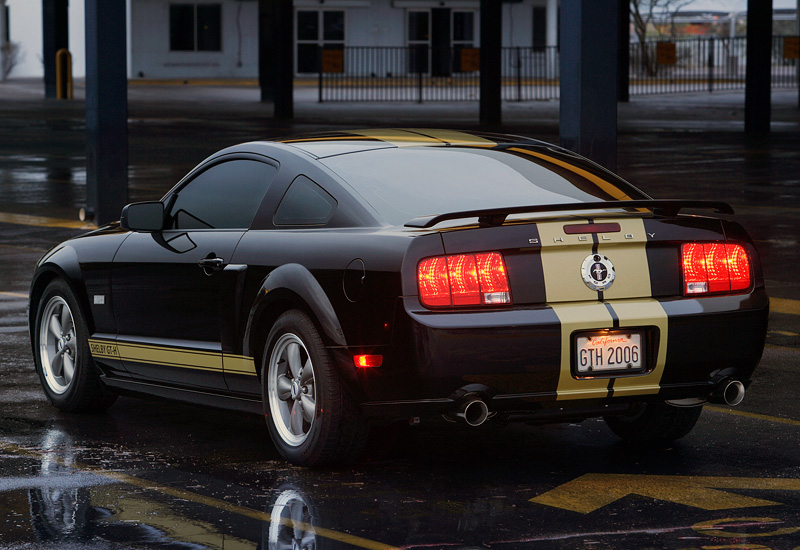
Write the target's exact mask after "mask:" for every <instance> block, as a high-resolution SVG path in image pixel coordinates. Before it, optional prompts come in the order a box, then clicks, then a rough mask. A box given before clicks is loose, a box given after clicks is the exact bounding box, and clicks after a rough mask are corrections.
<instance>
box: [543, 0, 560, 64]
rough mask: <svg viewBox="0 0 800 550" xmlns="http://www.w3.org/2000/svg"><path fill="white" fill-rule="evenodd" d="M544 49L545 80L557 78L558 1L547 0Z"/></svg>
mask: <svg viewBox="0 0 800 550" xmlns="http://www.w3.org/2000/svg"><path fill="white" fill-rule="evenodd" d="M546 21H547V27H546V32H545V41H546V45H547V48H545V55H546V56H547V58H546V63H547V65H546V67H547V78H553V79H555V78H558V49H557V48H558V0H547V9H546Z"/></svg>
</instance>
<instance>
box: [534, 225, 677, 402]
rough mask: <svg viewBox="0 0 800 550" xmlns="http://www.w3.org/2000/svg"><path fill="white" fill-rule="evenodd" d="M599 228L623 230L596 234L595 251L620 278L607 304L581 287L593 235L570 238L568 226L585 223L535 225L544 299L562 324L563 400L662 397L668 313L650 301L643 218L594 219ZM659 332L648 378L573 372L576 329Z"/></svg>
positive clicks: (606, 296) (607, 295) (560, 390)
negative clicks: (583, 375)
mask: <svg viewBox="0 0 800 550" xmlns="http://www.w3.org/2000/svg"><path fill="white" fill-rule="evenodd" d="M593 219H594V220H595V221H596V222H597V223H618V224H619V225H620V231H619V232H615V233H608V234H603V233H599V234H597V241H598V243H597V252H598V253H599V254H604V255H606V256H607V257H608V258H609V259H610V260H611V262H612V263H613V264H614V268H615V270H614V271H615V275H616V278H615V280H614V283H613V284H612V285H611V287H610V288H609V289H608V290H606V291H604V293H603V300H604V301H602V302H601V301H599V299H598V293H597V292H596V291H593V290H591V289H589V288H588V287H587V286H586V285H585V284H584V282H583V278H582V277H581V273H580V267H581V264H582V263H583V260H584V259H585V258H586V256H588V255H589V254H591V253H592V247H593V246H594V244H593V241H594V239H593V237H592V235H589V234H587V235H574V234H573V235H568V234H566V233H565V232H564V226H565V225H573V224H583V223H587V222H586V220H584V219H578V218H574V219H567V220H560V221H557V222H544V223H539V224H537V227H538V230H539V238H540V243H541V246H542V248H541V259H542V268H543V272H544V284H545V296H546V300H547V305H548V306H550V307H551V308H552V309H553V311H554V312H555V314H556V315H557V316H558V319H559V321H560V323H561V363H560V371H559V380H558V387H557V395H558V397H557V398H558V399H559V400H566V399H594V398H604V397H606V396H608V395H609V394H610V388H613V395H620V396H630V395H646V394H654V393H658V391H659V388H660V385H659V384H660V381H661V377H662V374H663V372H664V364H665V362H666V353H667V349H666V347H667V346H666V343H667V336H668V334H667V330H668V327H667V314H666V312H665V311H664V309H663V308H662V307H661V304H660V303H659V302H658V301H657V300H654V299H652V297H651V291H650V269H649V265H648V262H647V253H646V250H645V248H646V245H647V234H646V233H645V230H644V223H643V221H642V220H641V219H639V218H630V219H629V218H611V217H608V218H606V217H601V218H600V219H597V218H593ZM614 317H616V318H617V320H618V322H617V323H616V326H618V327H621V328H636V327H658V329H659V342H658V351H657V357H656V358H655V365H654V368H653V369H652V370H651V371H650V372H649V373H647V374H644V375H625V376H620V377H616V378H613V381H612V379H609V378H608V377H605V378H580V379H579V378H576V377H575V376H574V375H573V373H572V362H571V359H572V353H573V350H572V345H573V344H572V334H573V332H575V331H578V330H587V329H588V330H591V329H606V328H609V329H610V328H614V326H615V323H614Z"/></svg>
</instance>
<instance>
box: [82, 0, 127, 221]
mask: <svg viewBox="0 0 800 550" xmlns="http://www.w3.org/2000/svg"><path fill="white" fill-rule="evenodd" d="M85 1H86V4H85V6H86V8H85V9H86V13H85V16H86V146H87V151H86V205H87V207H88V209H89V210H90V211H93V212H94V220H95V222H96V223H97V224H98V225H102V224H105V223H108V222H111V221H114V220H118V219H119V215H120V212H121V210H122V207H123V206H125V204H126V203H127V202H128V80H127V78H126V73H127V63H126V59H127V53H126V49H127V48H126V45H127V38H126V35H127V33H126V29H127V17H126V13H125V4H126V3H125V0H85Z"/></svg>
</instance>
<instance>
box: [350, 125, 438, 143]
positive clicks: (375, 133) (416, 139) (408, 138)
mask: <svg viewBox="0 0 800 550" xmlns="http://www.w3.org/2000/svg"><path fill="white" fill-rule="evenodd" d="M346 133H351V134H355V135H358V136H363V137H365V138H369V139H378V140H381V141H385V142H386V143H391V144H392V145H395V146H397V147H414V146H419V145H443V143H442V142H441V140H438V139H435V138H432V137H428V136H423V135H420V134H415V133H414V132H406V131H405V130H395V129H392V128H387V129H380V130H350V131H348V132H346Z"/></svg>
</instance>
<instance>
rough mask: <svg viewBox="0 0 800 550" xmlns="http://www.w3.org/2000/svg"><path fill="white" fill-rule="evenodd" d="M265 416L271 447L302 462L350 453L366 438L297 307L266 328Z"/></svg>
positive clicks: (329, 460)
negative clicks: (268, 332)
mask: <svg viewBox="0 0 800 550" xmlns="http://www.w3.org/2000/svg"><path fill="white" fill-rule="evenodd" d="M261 380H262V386H263V401H264V416H265V418H266V421H267V426H268V428H269V432H270V436H271V437H272V440H273V442H274V443H275V447H276V448H277V449H278V451H279V452H280V453H281V455H283V456H284V457H285V458H287V459H288V460H289V461H291V462H293V463H295V464H300V465H306V466H313V465H321V464H328V463H335V462H345V461H348V460H351V459H353V458H354V457H355V456H356V455H357V454H358V452H360V450H361V449H362V448H363V445H364V441H365V439H366V430H365V423H364V421H363V419H362V417H361V414H360V411H359V410H358V406H357V405H356V404H355V403H354V402H353V400H352V399H351V398H350V396H349V395H348V394H347V393H346V390H345V388H344V387H343V384H342V382H341V380H340V379H339V375H338V373H337V372H336V369H335V367H334V365H333V361H332V359H331V357H330V354H329V353H328V351H327V350H326V349H325V347H324V345H323V342H322V338H321V337H320V335H319V332H318V331H317V328H316V326H315V325H314V323H313V322H312V321H311V319H309V318H308V316H307V315H306V314H305V313H303V312H301V311H297V310H292V311H288V312H286V313H284V314H283V315H281V316H280V317H279V318H278V320H277V321H276V322H275V324H274V325H273V327H272V330H271V331H270V334H269V337H268V339H267V346H266V348H265V350H264V357H263V360H262V366H261Z"/></svg>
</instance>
